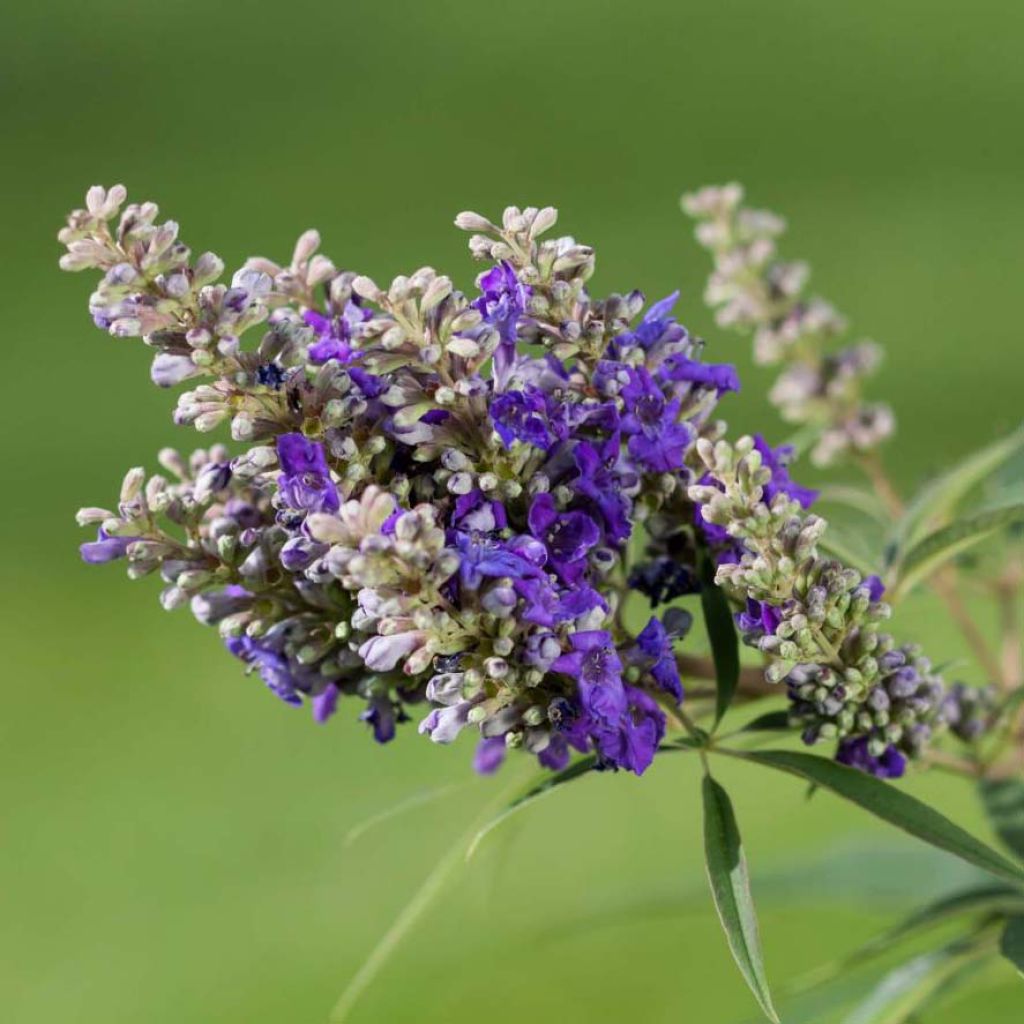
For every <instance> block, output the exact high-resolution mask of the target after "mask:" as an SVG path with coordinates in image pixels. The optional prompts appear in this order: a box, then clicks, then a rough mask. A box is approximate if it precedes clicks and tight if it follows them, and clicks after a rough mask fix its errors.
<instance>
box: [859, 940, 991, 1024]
mask: <svg viewBox="0 0 1024 1024" xmlns="http://www.w3.org/2000/svg"><path fill="white" fill-rule="evenodd" d="M988 953H989V950H988V948H987V947H984V946H977V945H973V944H969V943H964V942H955V943H951V944H950V945H948V946H945V947H943V948H942V949H938V950H932V951H931V952H928V953H922V954H921V955H920V956H917V957H914V959H913V960H909V961H907V963H904V964H900V966H899V967H896V968H894V969H893V970H892V971H890V972H889V973H888V974H887V975H886V976H885V977H884V978H883V979H882V980H881V982H879V984H878V985H877V986H876V988H875V989H874V990H873V991H872V992H871V994H870V995H869V996H868V997H867V999H865V1000H864V1002H862V1003H861V1004H860V1005H858V1006H857V1007H855V1008H854V1010H853V1011H852V1012H851V1013H849V1014H848V1015H847V1016H845V1017H844V1018H843V1021H842V1024H905V1022H906V1021H908V1020H910V1019H911V1015H912V1014H914V1013H916V1012H917V1011H919V1010H922V1009H924V1007H925V1006H926V1005H927V1004H928V1003H930V1002H931V1001H932V1000H933V999H934V998H935V997H936V996H937V995H940V994H941V993H944V992H946V991H948V988H949V986H950V984H951V983H952V982H953V981H954V980H955V979H957V977H958V976H962V975H966V973H967V970H968V969H969V968H973V967H974V965H975V963H976V962H977V961H978V960H979V959H980V958H981V957H983V956H986V955H988Z"/></svg>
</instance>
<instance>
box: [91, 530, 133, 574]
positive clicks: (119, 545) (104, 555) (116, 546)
mask: <svg viewBox="0 0 1024 1024" xmlns="http://www.w3.org/2000/svg"><path fill="white" fill-rule="evenodd" d="M139 539H140V538H138V537H111V536H110V534H109V533H107V531H106V530H104V529H102V528H101V529H100V530H99V531H98V532H97V534H96V539H95V540H93V541H89V542H88V543H86V544H80V545H79V547H78V551H79V554H81V556H82V561H83V562H88V563H89V565H102V564H103V563H104V562H113V561H115V560H116V559H118V558H124V556H125V555H126V554H127V553H128V547H129V545H130V544H132V543H134V542H135V541H137V540H139Z"/></svg>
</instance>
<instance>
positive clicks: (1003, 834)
mask: <svg viewBox="0 0 1024 1024" xmlns="http://www.w3.org/2000/svg"><path fill="white" fill-rule="evenodd" d="M978 788H979V790H980V791H981V802H982V804H983V805H984V807H985V813H986V814H987V815H988V819H989V821H990V822H991V823H992V827H993V828H994V829H995V830H996V835H998V836H999V838H1000V839H1001V840H1002V841H1003V842H1004V843H1005V844H1006V846H1007V848H1008V849H1010V850H1012V851H1013V852H1014V853H1015V854H1017V856H1018V857H1024V779H983V780H982V781H981V782H980V783H979V784H978Z"/></svg>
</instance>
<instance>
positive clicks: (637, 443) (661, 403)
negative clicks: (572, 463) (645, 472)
mask: <svg viewBox="0 0 1024 1024" xmlns="http://www.w3.org/2000/svg"><path fill="white" fill-rule="evenodd" d="M622 397H623V400H624V402H625V415H624V416H623V417H622V433H623V434H625V435H626V436H627V437H629V444H628V447H629V454H630V455H632V456H633V458H634V459H636V460H637V462H638V463H640V465H641V466H643V467H644V468H645V469H649V470H651V471H652V472H655V473H671V472H674V471H676V470H678V469H681V468H682V465H683V452H684V451H685V450H686V447H687V445H689V443H690V441H691V440H692V439H693V433H692V431H691V430H690V428H689V427H688V426H687V425H686V424H685V423H680V422H679V407H680V402H679V400H678V399H673V400H672V401H667V400H666V398H665V396H664V394H663V393H662V391H661V388H660V387H658V385H657V384H656V383H655V381H654V378H653V377H652V376H651V375H650V373H648V372H647V370H645V369H644V368H643V367H640V368H639V369H636V370H632V371H630V380H629V383H628V384H627V385H626V387H625V388H623V390H622Z"/></svg>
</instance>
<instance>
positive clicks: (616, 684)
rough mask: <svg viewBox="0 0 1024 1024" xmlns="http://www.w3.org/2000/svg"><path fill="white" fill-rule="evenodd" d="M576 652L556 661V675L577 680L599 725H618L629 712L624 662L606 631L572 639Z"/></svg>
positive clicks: (588, 632) (584, 633)
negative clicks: (623, 674)
mask: <svg viewBox="0 0 1024 1024" xmlns="http://www.w3.org/2000/svg"><path fill="white" fill-rule="evenodd" d="M569 645H570V647H571V648H572V650H571V651H570V652H569V653H567V654H563V655H561V656H560V657H559V658H556V659H555V661H554V663H553V664H552V666H551V670H552V671H553V672H561V673H563V674H564V675H568V676H571V677H572V678H573V679H575V680H576V685H577V688H578V690H579V695H580V701H581V703H582V705H583V709H584V711H586V712H587V714H588V715H589V716H590V718H591V719H592V720H593V721H595V722H596V723H599V724H604V725H607V726H617V725H618V723H619V719H620V718H621V717H622V715H623V714H624V712H625V711H626V693H625V689H624V687H623V685H622V661H621V659H620V658H619V654H618V651H616V650H615V646H614V644H613V643H612V637H611V634H610V633H608V632H607V631H606V630H603V629H591V630H584V631H582V632H579V633H573V634H572V636H570V637H569Z"/></svg>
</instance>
